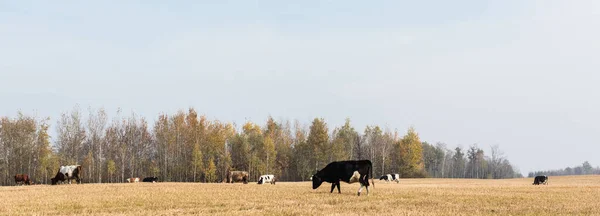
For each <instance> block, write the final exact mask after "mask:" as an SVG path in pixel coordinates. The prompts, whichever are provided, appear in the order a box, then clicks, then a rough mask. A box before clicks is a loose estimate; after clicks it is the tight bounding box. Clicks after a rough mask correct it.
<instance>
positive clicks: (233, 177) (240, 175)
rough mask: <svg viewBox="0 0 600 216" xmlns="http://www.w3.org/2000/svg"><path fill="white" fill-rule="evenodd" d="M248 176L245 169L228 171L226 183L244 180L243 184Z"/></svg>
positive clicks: (246, 181)
mask: <svg viewBox="0 0 600 216" xmlns="http://www.w3.org/2000/svg"><path fill="white" fill-rule="evenodd" d="M249 178H250V174H248V172H246V171H229V172H227V179H226V182H227V183H234V182H244V184H248V179H249Z"/></svg>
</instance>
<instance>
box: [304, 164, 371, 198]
mask: <svg viewBox="0 0 600 216" xmlns="http://www.w3.org/2000/svg"><path fill="white" fill-rule="evenodd" d="M369 177H371V178H373V164H372V163H371V161H370V160H359V161H336V162H331V163H329V164H327V166H325V168H323V169H322V170H319V172H317V173H316V174H314V175H313V176H312V183H313V189H317V188H318V187H319V186H321V184H322V183H323V182H329V183H331V191H330V193H333V189H335V187H336V186H337V189H338V193H342V191H341V190H340V181H343V182H346V183H354V182H359V183H360V189H358V195H359V196H360V192H361V191H362V188H363V186H366V187H367V195H369ZM371 182H372V183H373V187H375V182H374V181H373V179H371Z"/></svg>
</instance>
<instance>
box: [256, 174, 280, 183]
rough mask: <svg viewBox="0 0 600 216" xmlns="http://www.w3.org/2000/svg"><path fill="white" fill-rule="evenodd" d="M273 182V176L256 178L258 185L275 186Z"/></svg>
mask: <svg viewBox="0 0 600 216" xmlns="http://www.w3.org/2000/svg"><path fill="white" fill-rule="evenodd" d="M275 181H276V179H275V175H261V176H260V177H258V184H266V183H271V184H275Z"/></svg>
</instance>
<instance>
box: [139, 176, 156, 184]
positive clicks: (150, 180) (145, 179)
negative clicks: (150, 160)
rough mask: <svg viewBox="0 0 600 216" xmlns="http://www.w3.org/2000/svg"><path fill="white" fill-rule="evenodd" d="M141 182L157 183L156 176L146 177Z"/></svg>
mask: <svg viewBox="0 0 600 216" xmlns="http://www.w3.org/2000/svg"><path fill="white" fill-rule="evenodd" d="M142 182H152V183H154V182H158V177H156V176H152V177H146V178H144V180H142Z"/></svg>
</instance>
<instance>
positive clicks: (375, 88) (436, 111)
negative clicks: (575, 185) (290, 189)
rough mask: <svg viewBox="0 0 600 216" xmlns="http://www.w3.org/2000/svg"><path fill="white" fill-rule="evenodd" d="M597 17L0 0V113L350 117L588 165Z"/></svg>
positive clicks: (519, 158)
mask: <svg viewBox="0 0 600 216" xmlns="http://www.w3.org/2000/svg"><path fill="white" fill-rule="evenodd" d="M599 21H600V2H599V1H593V0H580V1H578V0H574V1H566V0H565V1H556V0H539V1H523V0H520V1H516V0H515V1H512V0H510V1H484V0H469V1H467V0H462V1H442V0H440V1H370V2H367V3H365V1H302V2H297V3H287V2H284V1H210V2H209V1H177V2H175V1H169V2H167V1H101V2H100V1H98V2H94V3H92V2H91V1H52V2H50V1H24V0H20V1H5V0H0V98H1V100H0V101H2V104H1V105H0V115H9V116H14V115H15V114H16V112H17V111H19V110H21V111H23V112H25V113H29V114H31V113H37V115H38V116H50V117H51V118H52V121H51V123H52V124H56V119H57V118H58V116H59V115H60V113H61V112H64V111H68V110H70V109H71V108H72V107H73V106H74V105H75V104H79V106H80V107H81V108H82V110H84V111H85V110H86V108H87V107H88V106H92V107H94V108H99V107H104V108H106V109H107V111H108V112H109V113H110V114H111V115H112V114H114V113H115V110H116V109H117V107H121V108H122V109H123V110H124V111H125V113H126V114H127V113H129V112H130V111H135V112H136V113H138V114H140V115H142V116H144V117H146V118H147V119H148V120H150V121H151V122H152V121H153V120H154V119H155V118H156V117H157V116H158V114H159V113H174V112H176V111H177V110H180V109H184V110H185V109H187V108H188V107H190V106H192V107H195V108H196V109H197V110H198V111H199V112H200V113H203V114H206V115H207V116H208V117H209V118H211V119H219V120H222V121H233V122H236V123H238V124H240V123H243V122H244V121H246V119H249V120H252V121H254V122H257V123H261V124H262V123H263V122H264V121H265V119H266V117H267V116H268V115H272V116H273V117H275V118H276V119H279V118H284V119H290V120H293V119H298V120H300V121H301V122H303V123H306V124H308V123H309V122H310V121H311V120H312V118H314V117H323V118H325V119H326V121H327V122H328V123H329V126H330V128H333V127H335V126H339V125H341V124H342V123H343V121H344V119H345V118H346V117H350V118H351V119H352V121H353V123H354V125H355V127H356V128H357V129H359V130H363V129H364V127H365V125H367V124H377V125H381V126H387V127H389V128H391V129H395V128H397V129H399V130H400V131H401V132H405V130H406V129H407V128H408V127H410V126H414V127H415V128H416V129H417V131H418V132H419V134H420V135H421V138H422V139H423V140H424V141H428V142H430V143H435V142H445V143H447V144H448V146H449V147H454V146H457V145H460V146H463V147H466V146H468V145H471V144H473V143H478V145H479V146H480V147H482V148H484V150H487V151H488V153H489V146H490V145H495V144H498V145H499V146H500V148H501V149H502V150H503V151H504V152H505V154H506V155H507V156H508V158H509V159H510V160H511V162H513V163H514V164H516V165H517V166H518V167H519V168H520V169H521V171H522V172H523V173H526V172H528V171H532V170H539V169H554V168H563V167H565V166H574V165H578V164H580V163H581V162H583V161H584V160H589V161H590V163H592V164H593V165H594V166H597V165H600V158H599V157H598V156H597V155H598V152H599V151H600V142H599V134H600V126H599V124H598V122H600V114H599V110H600V97H599V96H600V85H599V84H598V83H600V73H599V69H600V61H598V51H600V42H598V38H600V28H598V27H597V26H598V23H600V22H599Z"/></svg>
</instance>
